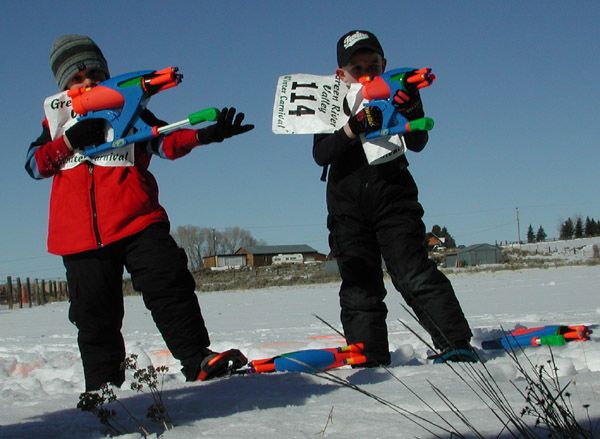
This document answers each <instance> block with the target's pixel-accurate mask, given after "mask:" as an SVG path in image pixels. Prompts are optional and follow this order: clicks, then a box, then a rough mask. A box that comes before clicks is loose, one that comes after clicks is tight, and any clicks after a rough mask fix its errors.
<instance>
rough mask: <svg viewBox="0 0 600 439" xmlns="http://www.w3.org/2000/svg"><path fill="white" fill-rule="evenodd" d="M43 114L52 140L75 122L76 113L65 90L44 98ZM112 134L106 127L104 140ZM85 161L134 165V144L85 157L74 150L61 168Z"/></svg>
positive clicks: (113, 164)
mask: <svg viewBox="0 0 600 439" xmlns="http://www.w3.org/2000/svg"><path fill="white" fill-rule="evenodd" d="M44 114H45V115H46V120H47V121H48V128H49V130H50V137H52V140H54V139H56V138H58V137H60V136H62V135H63V134H64V133H65V131H66V130H67V129H69V128H70V127H71V126H73V125H75V124H76V123H77V113H75V111H73V106H72V104H71V98H70V97H69V95H68V94H67V92H66V91H63V92H60V93H57V94H55V95H53V96H49V97H47V98H46V99H45V100H44ZM113 136H114V134H113V130H112V128H110V127H108V129H107V130H106V140H107V141H109V140H112V138H113ZM85 162H89V163H92V164H94V165H95V166H114V167H116V166H134V164H135V145H134V144H129V145H125V146H123V147H121V148H115V149H112V150H110V151H107V152H106V153H103V154H99V155H97V156H94V157H87V156H85V155H83V154H80V153H78V152H76V153H75V154H73V155H72V156H71V157H69V158H68V159H67V160H66V161H65V162H64V164H63V165H62V166H61V169H63V170H66V169H71V168H74V167H75V166H77V165H80V164H81V163H85Z"/></svg>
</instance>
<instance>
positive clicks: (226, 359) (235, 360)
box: [196, 349, 248, 381]
mask: <svg viewBox="0 0 600 439" xmlns="http://www.w3.org/2000/svg"><path fill="white" fill-rule="evenodd" d="M207 351H208V355H207V356H206V357H204V359H203V360H202V363H201V365H200V372H199V373H198V377H197V378H196V381H206V380H210V379H211V378H216V377H221V376H224V375H227V374H228V373H229V372H231V371H233V370H236V369H239V368H240V367H242V366H245V365H246V364H247V363H248V359H247V358H246V357H245V356H244V354H242V353H241V352H240V351H238V350H237V349H229V350H228V351H225V352H221V353H218V352H213V351H210V350H208V349H207Z"/></svg>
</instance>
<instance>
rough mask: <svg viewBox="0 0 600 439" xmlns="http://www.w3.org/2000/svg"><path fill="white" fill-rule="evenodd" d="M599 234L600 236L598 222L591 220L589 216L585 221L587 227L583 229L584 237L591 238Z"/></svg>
mask: <svg viewBox="0 0 600 439" xmlns="http://www.w3.org/2000/svg"><path fill="white" fill-rule="evenodd" d="M598 234H600V230H599V228H598V222H597V221H596V220H594V218H591V219H590V217H589V216H588V217H587V218H586V219H585V226H584V228H583V236H585V237H591V236H597V235H598Z"/></svg>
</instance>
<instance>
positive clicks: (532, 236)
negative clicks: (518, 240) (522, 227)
mask: <svg viewBox="0 0 600 439" xmlns="http://www.w3.org/2000/svg"><path fill="white" fill-rule="evenodd" d="M527 242H535V233H533V226H532V225H531V224H529V228H528V229H527Z"/></svg>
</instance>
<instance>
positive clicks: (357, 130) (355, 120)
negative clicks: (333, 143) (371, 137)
mask: <svg viewBox="0 0 600 439" xmlns="http://www.w3.org/2000/svg"><path fill="white" fill-rule="evenodd" d="M382 123H383V116H382V115H381V110H380V109H379V108H377V107H365V108H363V109H362V110H360V111H359V112H358V113H356V114H355V115H354V116H352V117H351V118H350V119H348V126H349V127H350V130H351V131H352V132H353V133H354V135H356V136H358V135H359V134H362V133H370V132H372V131H377V130H380V129H381V124H382Z"/></svg>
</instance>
